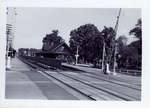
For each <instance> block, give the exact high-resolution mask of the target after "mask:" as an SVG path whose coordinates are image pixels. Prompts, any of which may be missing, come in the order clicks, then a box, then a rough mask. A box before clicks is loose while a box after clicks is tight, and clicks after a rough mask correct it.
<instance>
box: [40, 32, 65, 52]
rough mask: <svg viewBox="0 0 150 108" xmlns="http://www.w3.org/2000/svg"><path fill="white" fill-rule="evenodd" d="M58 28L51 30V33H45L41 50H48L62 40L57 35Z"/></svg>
mask: <svg viewBox="0 0 150 108" xmlns="http://www.w3.org/2000/svg"><path fill="white" fill-rule="evenodd" d="M58 33H59V32H58V30H53V31H52V33H51V34H47V35H46V36H45V37H44V38H43V41H42V42H43V46H42V50H43V51H49V50H50V49H52V48H53V47H55V46H57V45H58V44H60V43H61V42H64V40H63V39H62V37H61V36H59V35H58Z"/></svg>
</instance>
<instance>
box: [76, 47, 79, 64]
mask: <svg viewBox="0 0 150 108" xmlns="http://www.w3.org/2000/svg"><path fill="white" fill-rule="evenodd" d="M78 50H79V46H77V52H76V55H75V57H76V65H77V64H78V57H79V54H78V53H79V51H78Z"/></svg>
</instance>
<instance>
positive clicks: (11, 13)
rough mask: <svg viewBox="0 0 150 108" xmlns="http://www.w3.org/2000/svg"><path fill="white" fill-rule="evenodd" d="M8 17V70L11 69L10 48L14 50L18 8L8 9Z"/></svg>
mask: <svg viewBox="0 0 150 108" xmlns="http://www.w3.org/2000/svg"><path fill="white" fill-rule="evenodd" d="M6 14H7V17H8V19H7V20H8V21H7V22H8V24H7V25H6V29H7V30H6V39H7V40H6V41H7V45H6V69H10V68H11V63H10V62H11V57H10V56H11V55H10V53H11V51H10V48H13V42H14V34H15V29H16V28H15V24H16V15H17V13H16V8H11V9H10V8H7V13H6Z"/></svg>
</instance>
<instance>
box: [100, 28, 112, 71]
mask: <svg viewBox="0 0 150 108" xmlns="http://www.w3.org/2000/svg"><path fill="white" fill-rule="evenodd" d="M101 33H102V36H103V42H104V43H105V51H106V52H105V56H104V73H106V72H105V71H106V64H108V66H110V67H111V68H112V67H113V61H114V59H113V57H114V48H115V31H114V29H113V28H112V27H105V26H104V29H103V30H102V32H101Z"/></svg>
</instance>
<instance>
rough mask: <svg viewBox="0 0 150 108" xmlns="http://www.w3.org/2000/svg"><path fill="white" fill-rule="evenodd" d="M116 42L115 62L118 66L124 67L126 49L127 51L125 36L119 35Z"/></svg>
mask: <svg viewBox="0 0 150 108" xmlns="http://www.w3.org/2000/svg"><path fill="white" fill-rule="evenodd" d="M116 42H117V56H116V62H117V64H118V68H121V67H125V66H126V65H125V61H126V57H127V56H126V55H125V53H126V51H127V37H126V36H124V35H122V36H119V38H118V39H117V40H116Z"/></svg>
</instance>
